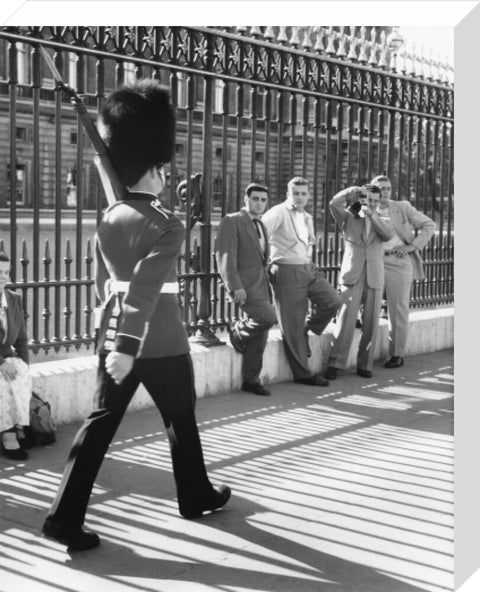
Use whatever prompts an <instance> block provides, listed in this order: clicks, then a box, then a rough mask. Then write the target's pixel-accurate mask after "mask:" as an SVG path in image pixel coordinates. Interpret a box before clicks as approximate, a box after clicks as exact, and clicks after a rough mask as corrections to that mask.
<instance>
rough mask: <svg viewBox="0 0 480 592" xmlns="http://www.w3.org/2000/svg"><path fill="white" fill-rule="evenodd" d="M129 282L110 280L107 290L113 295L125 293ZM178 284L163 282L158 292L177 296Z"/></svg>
mask: <svg viewBox="0 0 480 592" xmlns="http://www.w3.org/2000/svg"><path fill="white" fill-rule="evenodd" d="M129 286H130V282H120V281H117V280H110V281H109V282H108V290H109V291H110V292H114V293H115V294H119V293H123V292H127V291H128V288H129ZM178 292H179V289H178V282H165V283H164V284H163V286H162V289H161V290H160V294H178Z"/></svg>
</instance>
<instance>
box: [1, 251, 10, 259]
mask: <svg viewBox="0 0 480 592" xmlns="http://www.w3.org/2000/svg"><path fill="white" fill-rule="evenodd" d="M0 261H10V257H9V256H8V255H7V254H6V253H5V251H0Z"/></svg>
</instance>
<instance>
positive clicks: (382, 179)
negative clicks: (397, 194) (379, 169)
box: [370, 175, 391, 184]
mask: <svg viewBox="0 0 480 592" xmlns="http://www.w3.org/2000/svg"><path fill="white" fill-rule="evenodd" d="M386 182H388V183H391V181H390V179H389V178H388V177H387V175H377V176H376V177H374V178H373V179H372V180H371V181H370V184H375V183H386Z"/></svg>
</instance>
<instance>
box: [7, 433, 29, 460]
mask: <svg viewBox="0 0 480 592" xmlns="http://www.w3.org/2000/svg"><path fill="white" fill-rule="evenodd" d="M1 442H2V454H3V455H4V456H6V457H7V458H9V459H10V460H27V458H28V452H27V451H26V450H24V449H23V448H22V447H21V446H20V444H19V442H18V440H17V434H16V431H15V429H12V430H6V431H5V432H2V438H1Z"/></svg>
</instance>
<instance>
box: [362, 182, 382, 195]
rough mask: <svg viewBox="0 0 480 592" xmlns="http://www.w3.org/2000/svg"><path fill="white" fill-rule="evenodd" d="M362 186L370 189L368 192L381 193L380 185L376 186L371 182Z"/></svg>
mask: <svg viewBox="0 0 480 592" xmlns="http://www.w3.org/2000/svg"><path fill="white" fill-rule="evenodd" d="M363 187H364V188H365V189H366V190H367V191H370V193H381V191H380V187H377V185H373V183H366V184H365V185H364V186H363Z"/></svg>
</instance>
